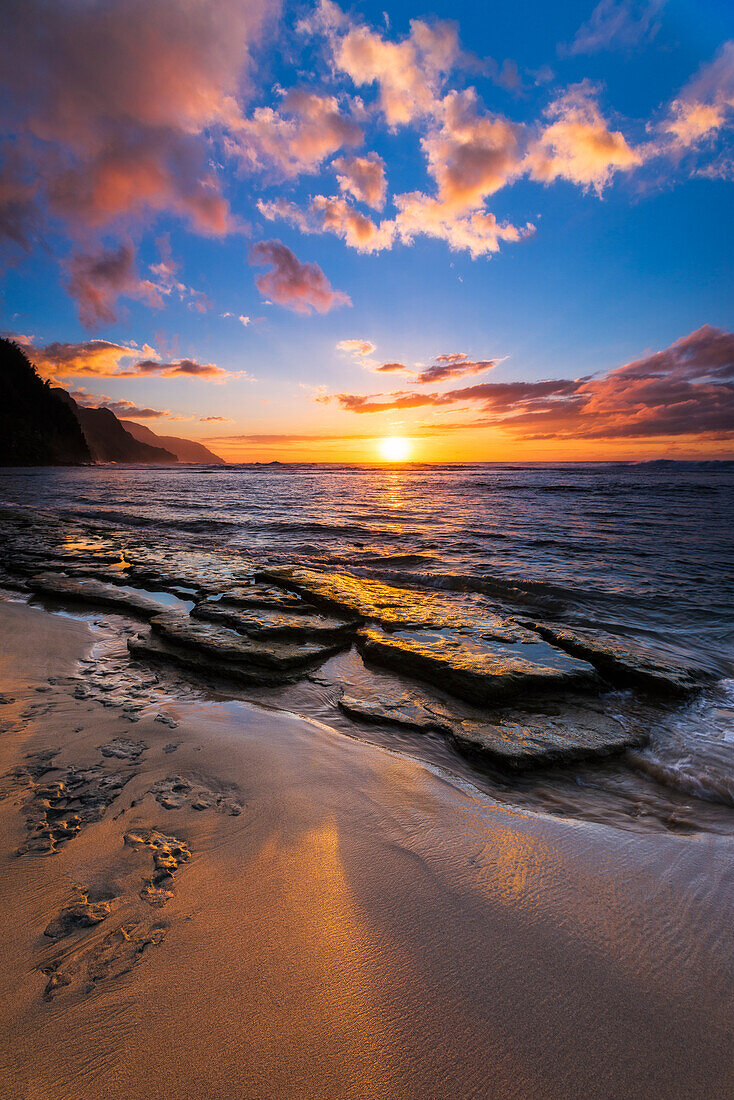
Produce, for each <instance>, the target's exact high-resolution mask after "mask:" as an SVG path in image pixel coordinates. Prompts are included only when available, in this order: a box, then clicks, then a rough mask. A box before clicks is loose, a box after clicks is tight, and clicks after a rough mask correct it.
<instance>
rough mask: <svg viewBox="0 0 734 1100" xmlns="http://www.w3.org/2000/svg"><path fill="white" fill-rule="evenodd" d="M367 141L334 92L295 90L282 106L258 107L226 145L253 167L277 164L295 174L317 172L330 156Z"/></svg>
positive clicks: (233, 131)
mask: <svg viewBox="0 0 734 1100" xmlns="http://www.w3.org/2000/svg"><path fill="white" fill-rule="evenodd" d="M363 139H364V135H363V133H362V129H361V127H360V126H359V125H358V123H356V122H355V121H354V119H352V118H349V117H347V116H346V115H344V114H342V113H341V111H340V109H339V103H338V101H337V99H336V98H335V97H334V96H328V95H318V94H317V93H316V92H309V91H306V90H304V89H302V88H293V89H291V91H289V92H288V93H287V94H286V95H285V97H284V98H283V101H282V103H281V105H280V109H279V110H277V111H276V110H274V109H273V108H272V107H258V108H257V109H256V110H255V111H254V112H253V114H252V117H251V118H249V119H242V120H241V121H239V122H238V123H237V124H236V125H234V126H233V127H232V129H231V132H230V137H229V138H228V140H227V142H226V145H227V148H228V150H229V152H230V153H232V154H234V155H236V156H237V157H238V158H239V159H240V160H241V161H242V162H243V164H245V165H246V166H247V167H249V168H250V169H263V168H274V169H276V170H277V172H278V173H279V174H280V175H282V176H284V177H292V176H299V175H301V174H303V173H304V172H315V171H316V170H317V169H318V168H319V167H320V166H321V164H322V162H323V161H324V160H325V158H326V157H328V156H331V154H332V153H335V152H336V151H337V150H338V149H341V148H342V147H343V146H347V147H351V146H356V145H361V143H362V141H363Z"/></svg>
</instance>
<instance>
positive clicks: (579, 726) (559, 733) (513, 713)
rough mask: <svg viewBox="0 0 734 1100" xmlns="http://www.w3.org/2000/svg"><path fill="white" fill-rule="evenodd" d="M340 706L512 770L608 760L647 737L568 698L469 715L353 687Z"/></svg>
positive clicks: (395, 693) (410, 696)
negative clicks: (437, 736)
mask: <svg viewBox="0 0 734 1100" xmlns="http://www.w3.org/2000/svg"><path fill="white" fill-rule="evenodd" d="M339 706H340V708H341V709H342V710H343V711H344V713H345V714H347V715H348V716H349V717H350V718H353V719H355V720H357V721H365V722H379V723H388V724H394V725H399V726H404V727H406V728H408V729H412V730H414V731H416V732H417V733H429V732H438V733H441V734H443V735H445V736H447V737H448V738H449V739H450V740H451V741H452V742H453V743H454V745H455V746H456V748H457V749H458V750H459V751H460V752H461V753H462V754H463V755H465V756H469V757H471V758H473V759H476V760H480V761H481V760H486V761H488V762H491V763H495V764H501V765H503V766H505V767H511V768H531V767H539V766H543V765H548V764H555V763H571V762H573V761H576V760H582V759H590V758H599V757H604V756H609V755H611V754H612V753H616V752H620V751H622V750H624V749H626V748H630V747H632V746H636V745H640V744H642V743H644V741H645V739H646V735H645V731H644V730H643V729H642V728H641V727H640V725H639V724H635V723H634V722H631V721H625V720H624V719H623V718H622V717H620V716H617V715H614V714H612V713H610V707H609V705H608V704H606V703H605V702H603V701H599V702H598V703H596V704H594V703H589V702H587V701H586V700H584V701H578V700H572V701H568V700H565V699H564V700H562V701H560V702H555V703H554V702H550V703H549V704H548V705H547V706H544V707H543V708H542V709H541V710H534V711H532V712H528V711H527V710H525V709H523V708H520V707H518V708H514V709H504V710H503V711H501V712H499V713H497V714H492V715H491V716H488V717H484V716H477V717H467V716H466V714H459V713H456V712H455V711H452V710H451V709H450V708H449V707H447V706H446V705H445V704H443V703H442V702H440V701H439V700H437V699H435V698H431V697H430V696H429V695H427V694H425V693H423V692H421V691H420V690H418V691H416V690H412V689H410V690H409V689H401V688H399V687H397V686H394V685H382V686H381V687H380V689H379V692H378V693H377V694H371V693H365V692H359V690H358V689H357V690H356V691H355V690H354V689H350V693H347V694H345V695H344V696H342V698H341V700H340V701H339Z"/></svg>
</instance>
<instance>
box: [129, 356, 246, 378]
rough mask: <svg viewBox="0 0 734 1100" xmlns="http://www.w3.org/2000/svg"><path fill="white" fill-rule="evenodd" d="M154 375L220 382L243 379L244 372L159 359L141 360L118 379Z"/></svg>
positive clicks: (188, 361) (192, 361) (189, 362)
mask: <svg viewBox="0 0 734 1100" xmlns="http://www.w3.org/2000/svg"><path fill="white" fill-rule="evenodd" d="M152 374H157V375H159V376H160V377H161V378H181V377H185V378H214V379H216V380H218V381H224V379H225V378H233V377H238V378H240V377H242V372H237V373H236V375H235V374H234V373H233V372H231V371H228V370H225V369H224V367H217V366H216V365H215V364H214V363H199V362H197V360H196V359H173V360H171V361H170V362H168V363H163V362H161V361H160V360H158V359H141V360H140V361H139V362H137V363H136V364H135V366H134V367H133V368H132V369H130V370H129V371H122V372H118V377H124V378H133V377H135V376H136V375H143V376H145V375H148V376H149V375H152Z"/></svg>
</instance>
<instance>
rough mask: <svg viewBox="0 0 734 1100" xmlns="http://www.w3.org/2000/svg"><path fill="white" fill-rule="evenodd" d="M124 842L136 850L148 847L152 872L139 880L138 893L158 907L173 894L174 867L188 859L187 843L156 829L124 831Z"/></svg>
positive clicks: (150, 903) (189, 855) (189, 857)
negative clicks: (140, 885) (141, 882)
mask: <svg viewBox="0 0 734 1100" xmlns="http://www.w3.org/2000/svg"><path fill="white" fill-rule="evenodd" d="M123 839H124V843H125V844H126V845H127V846H128V847H130V848H132V849H133V851H135V852H139V851H140V850H141V849H142V848H149V849H150V851H151V852H152V854H153V874H152V875H150V876H149V877H148V878H146V879H144V880H143V883H144V885H143V889H142V890H141V891H140V897H141V898H142V899H143V901H147V902H148V904H149V905H153V906H155V907H156V908H159V907H160V906H162V905H165V904H166V902H167V901H168V900H169V898H172V897H173V883H174V879H175V876H176V871H177V870H178V868H179V866H180V865H181V864H182V863H187V862H188V861H189V859H191V852H190V851H189V848H188V845H187V844H186V843H185V842H184V841H182V840H179V839H178V838H177V837H175V836H166V834H165V833H161V832H160V831H159V830H158V829H135V830H131V831H130V832H129V833H125V836H124V838H123Z"/></svg>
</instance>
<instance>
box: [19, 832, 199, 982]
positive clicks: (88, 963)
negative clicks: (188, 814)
mask: <svg viewBox="0 0 734 1100" xmlns="http://www.w3.org/2000/svg"><path fill="white" fill-rule="evenodd" d="M123 843H124V844H125V846H126V847H128V848H131V849H132V850H133V851H135V852H143V851H146V850H147V851H149V852H150V853H151V855H152V857H153V871H152V874H150V875H147V876H144V877H143V887H142V889H141V890H140V892H139V897H140V898H141V899H142V900H143V901H145V902H147V904H148V905H150V906H152V907H153V908H156V909H157V908H161V907H162V906H163V905H165V904H166V902H167V901H168V900H169V899H170V898H172V897H173V887H174V884H175V877H176V872H177V871H178V869H179V867H180V866H181V865H182V864H184V863H187V862H188V861H189V859H190V858H191V852H190V851H189V848H188V845H187V844H186V843H185V842H184V841H182V840H179V839H178V837H175V836H168V835H166V834H165V833H162V832H161V831H160V830H159V829H154V828H143V829H135V830H131V831H130V832H128V833H125V835H124V837H123ZM136 908H138V909H139V902H136V901H135V899H134V898H133V897H132V896H127V897H124V896H117V897H107V898H99V899H98V900H90V890H89V888H88V887H85V886H80V885H76V886H75V887H74V889H73V892H72V896H71V898H70V900H69V901H68V902H67V904H66V905H64V906H63V907H62V908H61V909H60V910H59V912H58V913H57V915H56V916H55V917H54V918H53V920H51V921H50V922H49V924H48V925H47V927H46V929H45V931H44V936H46V937H47V938H48V939H49V940H51V942H52V943H53V944H58V943H60V942H61V941H62V940H67V939H71V943H70V944H68V945H65V946H64V947H63V948H62V950H60V951H59V952H58V954H56V955H55V956H54V957H52V958H51V959H50V960H49V961H48V962H46V963H44V964H43V965H41V966H40V967H39V970H40V971H41V973H42V974H43V975H44V976H45V977H46V978H47V979H48V980H47V982H46V986H45V989H44V997H45V999H46V1000H52V999H53V998H54V996H55V995H56V994H57V993H59V992H60V991H61V990H63V989H67V988H69V987H71V988H70V989H69V991H70V992H73V991H74V990H75V989H79V990H81V991H82V992H84V993H90V992H92V991H93V990H94V989H95V988H96V986H97V985H98V984H99V983H101V982H106V981H110V980H112V979H114V978H119V977H121V976H122V975H123V974H127V973H128V972H129V971H130V970H132V969H133V967H135V966H137V965H138V963H140V962H141V960H142V957H143V955H144V953H145V952H146V951H147V949H148V948H149V947H152V946H157V945H158V944H159V943H161V942H162V940H163V939H164V938H165V936H166V934H167V932H168V929H169V927H170V925H169V923H168V922H167V921H161V920H158V921H151V920H148V919H145V918H141V917H140V916H139V914H137V913H136V912H135V909H136ZM115 913H117V919H118V921H119V920H120V918H121V917H123V919H122V920H121V921H120V923H119V924H118V925H117V927H115V928H112V929H110V930H109V931H108V932H105V931H104V929H99V930H98V928H99V925H101V924H103V923H104V922H105V921H107V920H108V919H109V918H111V917H112V916H113V915H114V914H115Z"/></svg>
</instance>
